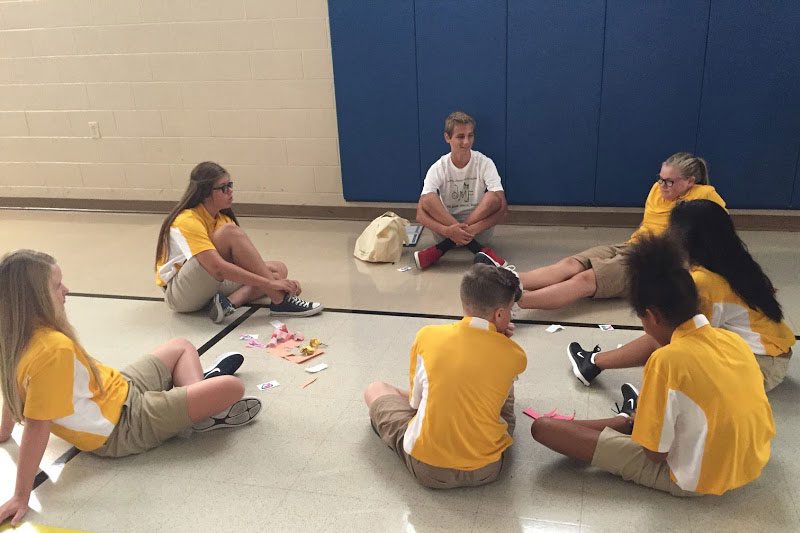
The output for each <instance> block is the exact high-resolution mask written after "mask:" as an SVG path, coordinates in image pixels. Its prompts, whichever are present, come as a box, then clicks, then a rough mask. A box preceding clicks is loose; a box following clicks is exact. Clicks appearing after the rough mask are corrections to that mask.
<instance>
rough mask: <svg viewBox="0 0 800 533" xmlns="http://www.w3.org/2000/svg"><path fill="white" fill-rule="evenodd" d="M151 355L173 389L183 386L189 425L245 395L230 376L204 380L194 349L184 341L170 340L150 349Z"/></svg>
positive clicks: (237, 382) (239, 384)
mask: <svg viewBox="0 0 800 533" xmlns="http://www.w3.org/2000/svg"><path fill="white" fill-rule="evenodd" d="M153 355H154V356H156V357H158V359H160V360H161V362H162V363H164V365H165V366H166V367H167V368H168V369H169V370H170V371H171V372H172V382H173V383H174V384H175V386H176V387H186V404H187V409H188V411H189V413H188V414H189V418H191V419H192V422H200V421H201V420H205V419H206V418H208V417H209V416H212V415H215V414H217V413H219V412H220V411H222V410H223V409H225V408H227V407H230V406H231V405H233V403H234V402H236V401H238V400H240V399H241V398H242V395H243V394H244V384H242V382H241V380H239V379H238V378H235V377H233V376H219V377H215V378H214V379H208V380H204V379H203V368H202V366H201V365H200V358H199V356H198V355H197V350H196V349H195V347H194V345H192V343H191V342H189V341H188V340H186V339H172V340H170V341H168V342H166V343H164V344H162V345H161V346H159V347H157V348H156V349H155V350H153Z"/></svg>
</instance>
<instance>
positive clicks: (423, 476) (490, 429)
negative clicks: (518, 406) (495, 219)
mask: <svg viewBox="0 0 800 533" xmlns="http://www.w3.org/2000/svg"><path fill="white" fill-rule="evenodd" d="M518 295H519V281H518V280H517V278H516V276H514V274H513V273H512V272H510V271H508V270H506V269H503V268H496V267H494V266H487V265H474V266H473V267H472V268H471V269H470V270H469V272H467V273H466V275H465V276H464V278H463V280H462V281H461V303H462V306H463V309H464V318H463V319H462V320H461V321H460V322H456V323H455V324H448V325H440V326H427V327H424V328H422V329H421V330H420V331H419V332H418V333H417V336H416V339H414V344H413V345H412V347H411V365H410V379H409V381H410V385H411V390H410V391H406V390H402V389H399V388H397V387H395V386H393V385H389V384H387V383H382V382H375V383H372V384H371V385H370V386H369V387H367V390H366V391H365V392H364V401H366V403H367V406H368V407H369V416H370V420H371V422H372V427H373V428H374V429H375V432H376V433H377V434H378V435H379V436H380V438H381V439H382V440H383V442H385V443H386V444H387V445H388V446H389V448H391V449H392V450H394V451H395V453H397V455H398V456H399V457H400V460H401V461H403V463H404V464H405V465H406V467H407V468H408V469H409V471H410V472H411V473H412V474H413V475H414V477H415V478H416V479H417V480H418V481H419V483H421V484H422V485H424V486H426V487H430V488H435V489H448V488H454V487H465V486H476V485H483V484H485V483H490V482H491V481H494V480H495V479H497V476H498V475H499V474H500V469H501V467H502V464H503V452H504V450H505V449H506V448H508V447H509V446H511V443H512V442H513V439H512V438H511V435H512V434H513V432H514V424H515V421H516V419H515V416H514V380H515V379H516V377H517V376H518V375H519V374H520V373H522V372H523V371H524V370H525V366H526V364H527V360H526V357H525V352H524V351H523V349H522V348H520V347H519V345H517V343H515V342H514V341H512V340H511V339H509V337H510V336H511V335H512V333H513V324H512V323H511V306H512V305H513V304H514V300H515V298H516V297H517V296H518Z"/></svg>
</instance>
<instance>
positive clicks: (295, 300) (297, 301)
mask: <svg viewBox="0 0 800 533" xmlns="http://www.w3.org/2000/svg"><path fill="white" fill-rule="evenodd" d="M287 300H288V301H289V303H290V304H294V305H297V306H300V307H307V308H308V307H311V302H307V301H305V300H303V299H300V298H298V297H297V296H289V297H288V298H287Z"/></svg>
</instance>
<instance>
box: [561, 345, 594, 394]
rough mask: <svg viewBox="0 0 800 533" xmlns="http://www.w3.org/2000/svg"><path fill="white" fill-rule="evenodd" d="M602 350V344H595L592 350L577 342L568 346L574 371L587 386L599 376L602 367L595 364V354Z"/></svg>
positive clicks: (568, 355)
mask: <svg viewBox="0 0 800 533" xmlns="http://www.w3.org/2000/svg"><path fill="white" fill-rule="evenodd" d="M599 351H600V346H595V347H594V349H593V350H592V351H589V350H586V349H584V348H582V347H581V345H580V344H578V343H577V342H571V343H569V346H567V357H568V358H569V362H570V363H571V364H572V373H573V374H575V377H576V378H578V379H579V380H580V381H581V383H583V384H584V385H586V386H587V387H588V386H589V384H590V383H591V382H592V380H593V379H594V378H596V377H597V375H598V374H600V372H602V371H603V369H602V368H600V367H599V366H597V365H596V364H594V356H595V355H596V354H597V353H598V352H599Z"/></svg>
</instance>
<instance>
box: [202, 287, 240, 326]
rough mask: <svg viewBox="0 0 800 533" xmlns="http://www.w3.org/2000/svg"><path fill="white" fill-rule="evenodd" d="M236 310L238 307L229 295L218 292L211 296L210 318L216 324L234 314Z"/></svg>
mask: <svg viewBox="0 0 800 533" xmlns="http://www.w3.org/2000/svg"><path fill="white" fill-rule="evenodd" d="M234 311H236V308H235V307H234V306H233V304H232V303H231V301H230V300H228V298H227V296H225V295H224V294H222V293H221V292H218V293H217V294H215V295H214V297H213V298H211V305H210V306H209V308H208V318H210V319H211V321H212V322H213V323H214V324H219V323H220V322H222V321H223V320H224V319H225V317H226V316H230V315H232V314H233V312H234Z"/></svg>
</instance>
